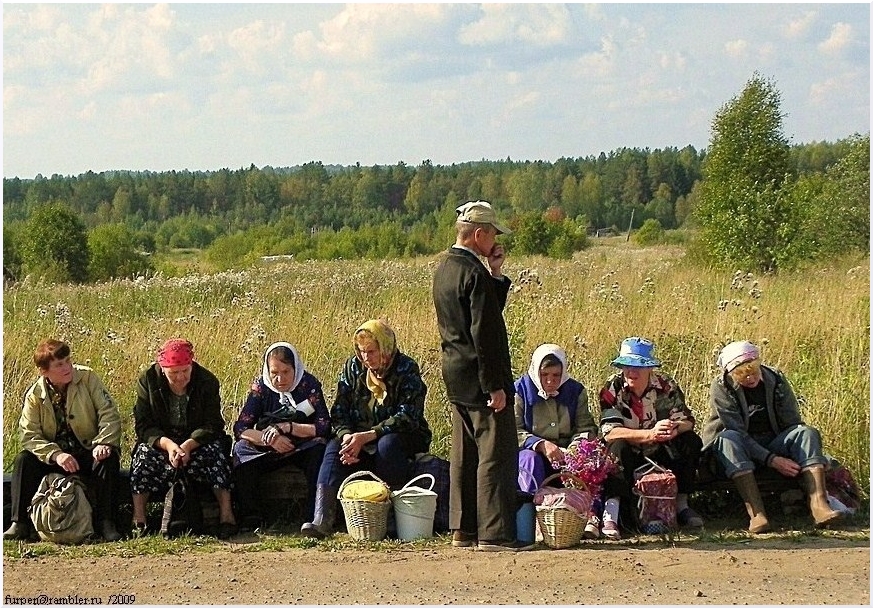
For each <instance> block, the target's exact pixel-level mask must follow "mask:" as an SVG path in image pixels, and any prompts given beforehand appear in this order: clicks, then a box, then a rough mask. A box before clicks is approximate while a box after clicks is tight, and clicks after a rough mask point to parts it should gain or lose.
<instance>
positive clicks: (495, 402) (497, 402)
mask: <svg viewBox="0 0 873 608" xmlns="http://www.w3.org/2000/svg"><path fill="white" fill-rule="evenodd" d="M488 407H490V408H491V409H492V410H494V413H495V414H496V413H497V412H499V411H501V410H502V409H503V408H505V407H506V392H505V391H504V390H503V389H500V390H499V391H491V399H489V400H488Z"/></svg>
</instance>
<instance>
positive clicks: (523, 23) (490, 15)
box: [458, 4, 570, 46]
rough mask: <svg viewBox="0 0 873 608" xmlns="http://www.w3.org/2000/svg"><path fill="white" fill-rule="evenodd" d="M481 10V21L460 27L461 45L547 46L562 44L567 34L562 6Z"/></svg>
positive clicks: (566, 15)
mask: <svg viewBox="0 0 873 608" xmlns="http://www.w3.org/2000/svg"><path fill="white" fill-rule="evenodd" d="M481 10H482V13H483V15H482V18H481V19H479V20H478V21H475V22H473V23H470V24H467V25H464V26H463V27H461V29H460V31H459V33H458V41H459V42H461V44H465V45H470V46H486V45H489V44H505V43H511V42H523V43H527V44H532V45H534V46H551V45H554V44H559V43H562V42H564V41H566V40H567V38H568V35H569V33H570V13H569V12H568V11H567V8H566V7H564V6H563V5H556V4H483V5H481Z"/></svg>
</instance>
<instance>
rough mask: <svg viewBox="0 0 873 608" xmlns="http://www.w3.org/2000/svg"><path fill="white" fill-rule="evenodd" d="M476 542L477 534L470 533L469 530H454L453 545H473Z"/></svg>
mask: <svg viewBox="0 0 873 608" xmlns="http://www.w3.org/2000/svg"><path fill="white" fill-rule="evenodd" d="M475 544H476V535H475V534H470V533H469V532H461V531H460V530H455V531H454V532H452V546H453V547H472V546H473V545H475Z"/></svg>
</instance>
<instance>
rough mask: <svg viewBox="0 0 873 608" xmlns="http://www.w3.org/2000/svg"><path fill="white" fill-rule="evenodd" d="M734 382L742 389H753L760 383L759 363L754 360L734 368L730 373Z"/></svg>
mask: <svg viewBox="0 0 873 608" xmlns="http://www.w3.org/2000/svg"><path fill="white" fill-rule="evenodd" d="M730 374H731V378H733V379H734V382H736V383H737V384H739V385H740V386H742V387H744V388H755V387H756V386H758V383H759V382H761V380H762V376H761V362H760V361H759V360H758V359H754V360H752V361H749V362H747V363H743V364H742V365H739V366H737V367H735V368H734V369H733V370H731V372H730Z"/></svg>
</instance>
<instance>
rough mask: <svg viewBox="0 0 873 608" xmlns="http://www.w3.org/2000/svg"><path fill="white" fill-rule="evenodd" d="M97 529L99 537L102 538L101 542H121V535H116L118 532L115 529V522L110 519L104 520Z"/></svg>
mask: <svg viewBox="0 0 873 608" xmlns="http://www.w3.org/2000/svg"><path fill="white" fill-rule="evenodd" d="M97 527H98V529H99V530H100V536H102V537H103V540H105V541H108V542H110V543H114V542H115V541H117V540H121V534H119V533H118V530H117V529H116V528H115V522H113V521H112V520H111V519H104V520H103V521H101V522H100V524H99V525H98V526H97Z"/></svg>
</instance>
